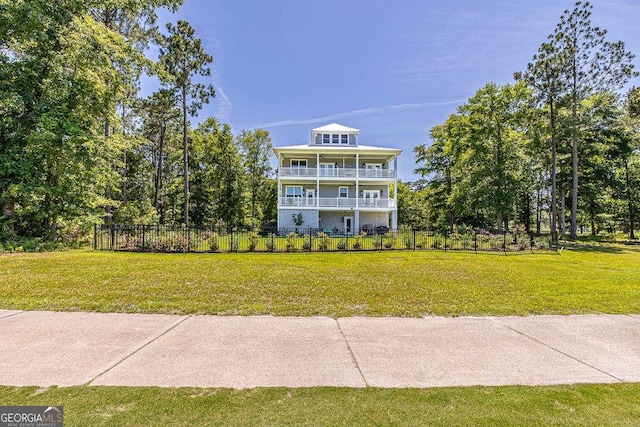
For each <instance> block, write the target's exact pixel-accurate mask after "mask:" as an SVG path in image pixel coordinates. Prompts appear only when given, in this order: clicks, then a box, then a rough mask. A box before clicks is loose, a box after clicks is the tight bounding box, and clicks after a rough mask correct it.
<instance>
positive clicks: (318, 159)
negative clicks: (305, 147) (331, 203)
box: [315, 153, 320, 207]
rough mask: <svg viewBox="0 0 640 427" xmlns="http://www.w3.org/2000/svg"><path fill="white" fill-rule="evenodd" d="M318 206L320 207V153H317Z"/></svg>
mask: <svg viewBox="0 0 640 427" xmlns="http://www.w3.org/2000/svg"><path fill="white" fill-rule="evenodd" d="M315 203H316V207H320V153H316V200H315Z"/></svg>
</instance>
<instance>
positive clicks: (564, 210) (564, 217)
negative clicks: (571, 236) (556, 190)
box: [560, 188, 567, 235]
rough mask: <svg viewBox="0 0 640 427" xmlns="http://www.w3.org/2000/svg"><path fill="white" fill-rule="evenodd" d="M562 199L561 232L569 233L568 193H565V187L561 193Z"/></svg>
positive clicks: (563, 233)
mask: <svg viewBox="0 0 640 427" xmlns="http://www.w3.org/2000/svg"><path fill="white" fill-rule="evenodd" d="M560 197H561V198H562V200H561V201H560V212H561V213H560V234H562V235H565V234H567V203H566V200H567V195H566V194H565V190H564V188H563V189H562V192H561V194H560Z"/></svg>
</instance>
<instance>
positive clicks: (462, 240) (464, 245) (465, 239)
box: [460, 233, 471, 250]
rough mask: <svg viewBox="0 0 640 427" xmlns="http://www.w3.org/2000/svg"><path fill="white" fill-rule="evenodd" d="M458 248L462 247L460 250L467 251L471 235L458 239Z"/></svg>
mask: <svg viewBox="0 0 640 427" xmlns="http://www.w3.org/2000/svg"><path fill="white" fill-rule="evenodd" d="M460 246H462V249H464V250H467V249H469V247H470V246H471V235H470V234H466V233H465V234H463V235H462V236H461V237H460Z"/></svg>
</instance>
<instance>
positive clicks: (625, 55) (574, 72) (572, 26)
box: [551, 2, 637, 239]
mask: <svg viewBox="0 0 640 427" xmlns="http://www.w3.org/2000/svg"><path fill="white" fill-rule="evenodd" d="M592 9H593V6H591V4H590V3H589V2H585V3H582V2H577V3H576V4H575V7H574V9H573V10H571V11H569V10H565V12H564V13H563V15H562V16H561V17H560V22H559V23H558V25H557V27H556V29H555V31H554V33H553V35H552V38H551V49H552V51H553V52H554V55H553V56H554V57H555V56H557V57H558V58H560V60H561V63H562V68H563V70H564V72H563V75H562V78H563V79H564V81H565V85H566V89H567V97H568V102H569V106H570V111H571V128H572V132H571V147H572V191H571V231H570V238H571V239H576V237H577V215H578V176H579V173H578V170H579V147H578V145H579V140H580V138H581V136H580V121H579V117H578V108H579V105H580V102H582V101H583V100H585V99H587V98H588V97H589V96H590V95H592V94H593V93H595V92H598V91H603V90H616V89H618V88H620V87H622V86H623V85H624V84H625V83H626V82H627V81H628V80H629V79H630V78H631V77H633V76H635V75H637V73H636V72H634V70H633V69H634V64H633V62H632V61H633V58H634V55H632V54H631V53H629V52H627V51H626V50H625V46H624V43H623V42H622V41H618V42H615V43H612V42H609V41H606V40H605V35H606V34H607V31H606V30H604V29H600V28H599V27H593V26H592V25H591V10H592Z"/></svg>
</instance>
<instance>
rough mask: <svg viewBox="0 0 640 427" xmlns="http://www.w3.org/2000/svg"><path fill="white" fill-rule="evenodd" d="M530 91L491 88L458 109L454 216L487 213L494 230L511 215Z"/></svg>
mask: <svg viewBox="0 0 640 427" xmlns="http://www.w3.org/2000/svg"><path fill="white" fill-rule="evenodd" d="M529 97H530V92H529V91H528V89H527V88H526V86H525V85H524V84H516V85H504V86H498V85H496V84H493V83H490V84H488V85H486V86H485V87H484V88H482V89H480V90H479V91H478V92H476V94H475V95H474V96H472V97H471V98H470V99H469V101H468V102H467V103H466V104H463V105H462V106H460V107H459V109H458V111H459V114H461V115H463V116H464V118H465V119H466V120H464V121H462V122H461V123H462V125H463V129H464V131H463V132H461V133H462V134H463V135H464V136H463V137H462V138H461V139H460V140H459V141H457V145H458V146H457V147H456V148H455V151H454V152H456V154H455V157H456V168H458V169H459V171H460V180H459V182H458V183H457V185H456V187H455V189H454V191H453V193H452V196H451V199H452V203H453V204H454V206H456V207H457V208H458V210H459V211H467V212H468V211H469V210H481V209H487V210H488V211H489V212H490V213H491V215H492V216H493V217H494V218H495V219H496V223H497V228H498V231H499V232H502V230H503V226H504V225H505V223H506V222H507V221H508V219H509V216H510V215H511V213H512V211H513V208H514V205H515V202H516V197H517V194H518V189H519V183H520V172H521V170H522V166H523V145H524V137H523V133H522V131H521V129H522V128H523V124H524V122H525V120H524V119H525V117H524V113H523V111H525V109H526V105H527V103H528V102H529Z"/></svg>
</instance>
